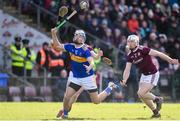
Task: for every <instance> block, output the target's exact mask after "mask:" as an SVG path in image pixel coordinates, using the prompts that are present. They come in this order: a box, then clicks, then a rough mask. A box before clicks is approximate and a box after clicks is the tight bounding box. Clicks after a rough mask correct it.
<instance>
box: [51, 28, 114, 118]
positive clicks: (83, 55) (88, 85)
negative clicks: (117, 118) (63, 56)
mask: <svg viewBox="0 0 180 121" xmlns="http://www.w3.org/2000/svg"><path fill="white" fill-rule="evenodd" d="M51 34H52V41H53V43H52V47H53V48H54V49H56V50H58V51H67V52H69V53H70V57H71V71H72V73H73V78H71V82H70V84H69V85H68V87H67V89H66V94H65V96H64V100H63V115H62V116H61V117H62V118H68V112H69V109H70V106H69V101H70V99H71V97H72V96H73V95H74V94H75V93H76V92H77V91H78V90H79V89H80V88H81V87H82V86H83V88H84V89H85V90H87V91H88V92H89V95H90V98H91V101H92V102H93V103H95V104H99V103H100V102H102V101H103V100H104V99H105V98H106V97H107V96H108V95H109V94H110V93H111V92H112V89H113V88H115V87H116V85H115V84H114V83H110V85H109V86H108V87H107V88H106V89H105V90H104V91H103V92H101V93H100V94H98V91H97V86H96V81H95V76H94V71H93V66H94V60H93V58H92V56H91V53H90V50H89V49H88V48H87V45H86V44H85V40H86V35H85V33H84V31H83V30H76V32H75V34H74V38H73V43H67V44H62V43H60V42H59V41H58V38H57V36H56V34H57V30H56V29H55V28H54V29H51Z"/></svg>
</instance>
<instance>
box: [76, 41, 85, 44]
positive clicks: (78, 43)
mask: <svg viewBox="0 0 180 121" xmlns="http://www.w3.org/2000/svg"><path fill="white" fill-rule="evenodd" d="M74 44H76V45H82V44H84V43H79V42H76V41H75V42H74Z"/></svg>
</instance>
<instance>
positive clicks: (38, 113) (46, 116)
mask: <svg viewBox="0 0 180 121" xmlns="http://www.w3.org/2000/svg"><path fill="white" fill-rule="evenodd" d="M61 106H62V103H38V102H30V103H29V102H25V103H11V102H9V103H2V102H1V103H0V120H56V114H57V112H58V110H59V108H60V107H61ZM151 114H152V113H151V111H150V110H149V109H148V108H147V107H145V106H144V104H142V103H133V104H127V103H102V104H99V105H95V104H92V103H75V104H74V106H73V109H72V111H71V112H70V114H69V118H70V120H126V121H127V120H146V121H147V120H157V119H150V116H151ZM161 114H162V117H161V119H160V120H180V104H168V103H166V104H164V105H163V108H162V111H161ZM158 120H159V119H158Z"/></svg>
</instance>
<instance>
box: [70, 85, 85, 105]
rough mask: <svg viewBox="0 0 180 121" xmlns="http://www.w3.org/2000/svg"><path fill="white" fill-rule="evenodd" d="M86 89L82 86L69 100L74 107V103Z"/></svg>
mask: <svg viewBox="0 0 180 121" xmlns="http://www.w3.org/2000/svg"><path fill="white" fill-rule="evenodd" d="M83 91H84V88H83V87H81V88H80V89H79V90H78V91H77V92H76V93H75V94H74V95H73V96H72V97H71V99H70V101H69V106H70V107H72V104H73V103H75V102H76V101H77V98H78V97H79V95H80V94H81V93H82V92H83Z"/></svg>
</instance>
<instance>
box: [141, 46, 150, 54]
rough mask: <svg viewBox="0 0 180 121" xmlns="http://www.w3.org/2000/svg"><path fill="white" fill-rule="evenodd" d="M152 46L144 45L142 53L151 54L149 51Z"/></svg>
mask: <svg viewBox="0 0 180 121" xmlns="http://www.w3.org/2000/svg"><path fill="white" fill-rule="evenodd" d="M150 50H151V49H150V48H149V47H143V50H142V54H143V55H148V54H149V52H150Z"/></svg>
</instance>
